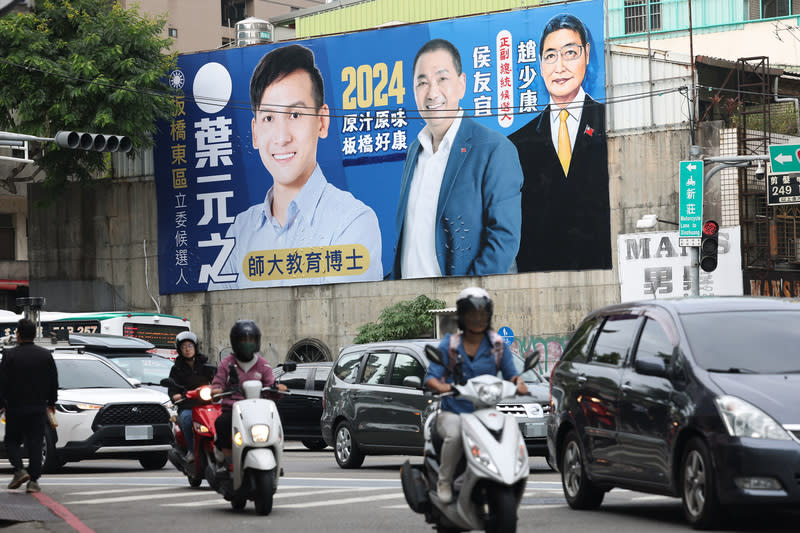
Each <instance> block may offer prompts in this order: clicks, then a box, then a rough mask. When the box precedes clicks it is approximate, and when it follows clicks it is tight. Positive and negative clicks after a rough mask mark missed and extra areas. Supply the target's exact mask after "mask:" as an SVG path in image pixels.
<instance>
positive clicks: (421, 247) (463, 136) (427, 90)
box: [387, 39, 522, 279]
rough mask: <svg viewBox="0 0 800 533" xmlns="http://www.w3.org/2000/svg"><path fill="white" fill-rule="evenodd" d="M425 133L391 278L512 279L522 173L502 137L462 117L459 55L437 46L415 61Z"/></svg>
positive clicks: (411, 157) (401, 209) (403, 191)
mask: <svg viewBox="0 0 800 533" xmlns="http://www.w3.org/2000/svg"><path fill="white" fill-rule="evenodd" d="M413 72H414V75H413V82H412V83H413V85H414V97H415V99H416V103H417V109H418V110H419V113H420V115H421V116H422V118H423V119H424V120H425V127H424V128H423V129H422V131H421V132H420V133H419V135H418V136H417V138H416V139H415V140H414V142H412V143H411V145H410V146H409V148H408V152H407V154H406V160H405V165H404V166H403V175H402V182H401V185H400V199H399V202H398V206H397V215H396V219H395V225H396V235H397V242H396V243H395V247H394V261H393V264H392V268H391V272H390V273H389V275H388V276H387V277H389V278H390V279H401V278H425V277H437V276H483V275H487V274H505V273H507V272H514V271H515V269H516V267H515V257H516V255H517V252H518V250H519V241H520V226H521V223H522V218H521V217H522V215H521V209H522V207H521V192H520V190H521V187H522V168H521V166H520V163H519V156H518V155H517V150H516V148H515V147H514V145H513V144H512V143H511V142H510V141H509V140H508V139H506V138H505V137H504V136H503V135H502V134H500V133H498V132H496V131H494V130H492V129H490V128H487V127H485V126H483V125H481V124H478V123H477V122H476V121H474V120H472V119H471V118H468V117H467V116H465V113H464V110H463V109H461V108H460V107H459V101H460V100H461V98H463V97H464V94H465V91H466V75H465V74H464V72H463V71H462V68H461V56H460V54H459V52H458V50H457V49H456V48H455V47H454V46H453V44H452V43H450V42H449V41H446V40H444V39H433V40H431V41H428V42H427V43H426V44H425V45H423V46H422V48H420V50H419V51H418V52H417V55H416V57H415V58H414V67H413Z"/></svg>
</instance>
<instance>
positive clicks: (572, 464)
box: [561, 430, 606, 509]
mask: <svg viewBox="0 0 800 533" xmlns="http://www.w3.org/2000/svg"><path fill="white" fill-rule="evenodd" d="M583 461H584V455H583V449H582V448H581V443H580V441H579V440H578V434H577V433H576V432H575V431H574V430H572V431H570V432H569V433H568V434H567V438H566V440H565V441H564V449H563V452H562V454H561V485H562V486H563V488H564V497H565V498H566V499H567V503H568V504H569V506H570V507H572V508H573V509H597V508H598V507H600V504H601V503H603V498H604V497H605V494H606V493H605V492H604V491H603V489H601V488H599V487H598V486H597V485H595V484H594V483H592V481H591V480H590V479H589V477H588V476H587V475H586V468H585V467H584V463H583Z"/></svg>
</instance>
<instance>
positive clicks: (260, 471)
mask: <svg viewBox="0 0 800 533" xmlns="http://www.w3.org/2000/svg"><path fill="white" fill-rule="evenodd" d="M234 370H235V369H234ZM237 377H238V376H237ZM232 381H233V380H232ZM241 388H242V394H243V395H244V399H243V400H239V401H237V402H236V403H234V404H233V411H232V415H233V416H232V417H231V418H232V427H231V436H232V440H233V458H232V462H233V472H232V475H231V474H228V473H227V472H224V470H223V471H222V475H220V471H219V470H220V467H221V466H222V465H224V461H220V462H218V463H217V465H216V468H215V465H212V464H209V465H208V466H207V467H206V480H207V481H208V484H209V485H211V488H213V489H214V490H215V491H217V492H219V493H220V494H222V495H223V496H224V497H225V499H226V500H228V501H230V502H231V507H233V508H234V509H236V510H240V509H244V507H245V505H247V500H253V502H255V506H256V512H257V513H258V514H260V515H268V514H269V513H270V512H271V511H272V498H273V495H274V494H275V491H277V490H278V479H279V477H280V475H282V470H281V457H282V455H283V426H282V425H281V419H280V416H279V415H278V408H277V406H276V405H275V402H274V401H272V400H269V399H266V398H261V393H262V391H273V392H279V391H277V390H276V389H273V388H271V387H262V383H261V382H260V381H245V382H244V383H242V385H241ZM230 394H232V392H231V391H226V392H223V393H221V394H218V395H215V399H216V398H220V397H222V396H227V395H230ZM218 451H219V450H217V452H218ZM218 455H221V454H218ZM217 459H218V460H220V459H221V458H220V457H217Z"/></svg>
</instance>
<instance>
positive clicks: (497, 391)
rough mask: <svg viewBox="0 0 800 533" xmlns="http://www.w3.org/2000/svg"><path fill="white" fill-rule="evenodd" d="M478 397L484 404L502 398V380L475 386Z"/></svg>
mask: <svg viewBox="0 0 800 533" xmlns="http://www.w3.org/2000/svg"><path fill="white" fill-rule="evenodd" d="M476 390H477V392H478V398H479V399H480V401H482V402H483V403H486V404H490V405H491V404H496V403H497V402H499V401H500V400H501V399H502V398H503V382H502V381H498V382H496V383H481V384H479V385H478V386H477V387H476Z"/></svg>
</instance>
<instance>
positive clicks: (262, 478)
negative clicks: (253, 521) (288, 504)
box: [254, 471, 275, 516]
mask: <svg viewBox="0 0 800 533" xmlns="http://www.w3.org/2000/svg"><path fill="white" fill-rule="evenodd" d="M254 476H255V479H254V481H255V485H256V497H255V504H256V513H257V514H260V515H262V516H265V515H268V514H269V513H271V512H272V495H273V494H274V493H275V476H274V474H273V472H271V471H270V472H263V471H262V472H256V473H255V474H254Z"/></svg>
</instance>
